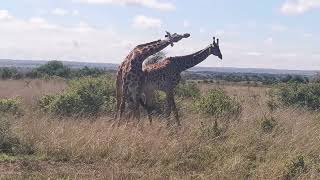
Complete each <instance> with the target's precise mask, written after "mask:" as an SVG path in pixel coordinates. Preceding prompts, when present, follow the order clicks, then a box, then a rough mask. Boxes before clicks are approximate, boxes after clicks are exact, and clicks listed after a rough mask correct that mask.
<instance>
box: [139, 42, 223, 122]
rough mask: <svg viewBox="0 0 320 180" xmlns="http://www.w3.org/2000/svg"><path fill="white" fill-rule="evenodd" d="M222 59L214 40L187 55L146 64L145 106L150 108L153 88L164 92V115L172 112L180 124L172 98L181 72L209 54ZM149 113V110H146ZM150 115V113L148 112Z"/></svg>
mask: <svg viewBox="0 0 320 180" xmlns="http://www.w3.org/2000/svg"><path fill="white" fill-rule="evenodd" d="M211 54H212V55H215V56H218V57H219V58H220V59H222V54H221V52H220V48H219V44H218V43H216V42H214V43H213V44H211V45H210V46H208V47H207V48H205V49H203V50H200V51H198V52H196V53H193V54H190V55H187V56H176V57H168V58H165V59H164V60H162V61H161V62H159V63H155V64H149V65H146V66H145V68H144V74H145V83H144V87H143V92H144V94H145V96H146V106H147V107H148V108H150V105H151V104H152V103H153V94H154V91H155V90H160V91H163V92H165V94H166V105H167V107H166V115H167V116H170V114H171V111H173V112H174V116H175V120H176V122H177V124H178V125H180V120H179V115H178V111H177V108H176V104H175V100H174V89H175V87H176V86H177V85H178V84H179V82H180V80H181V75H180V74H181V72H182V71H185V70H187V69H189V68H191V67H194V66H195V65H197V64H199V63H201V62H202V61H204V60H205V59H206V58H207V57H208V56H210V55H211ZM148 113H150V110H149V111H148ZM149 116H150V114H149Z"/></svg>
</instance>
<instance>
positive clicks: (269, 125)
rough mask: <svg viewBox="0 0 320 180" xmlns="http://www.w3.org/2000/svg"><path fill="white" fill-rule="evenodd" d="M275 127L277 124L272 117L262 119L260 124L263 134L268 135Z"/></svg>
mask: <svg viewBox="0 0 320 180" xmlns="http://www.w3.org/2000/svg"><path fill="white" fill-rule="evenodd" d="M276 125H277V122H276V120H275V119H274V118H273V117H270V118H267V117H264V118H263V119H262V122H261V129H262V131H263V132H266V133H270V132H272V130H273V129H274V127H275V126H276Z"/></svg>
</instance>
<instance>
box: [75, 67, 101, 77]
mask: <svg viewBox="0 0 320 180" xmlns="http://www.w3.org/2000/svg"><path fill="white" fill-rule="evenodd" d="M103 74H105V71H104V70H102V69H98V68H89V67H87V66H85V67H83V68H82V69H79V70H75V71H73V74H72V76H73V77H86V76H90V77H99V76H101V75H103Z"/></svg>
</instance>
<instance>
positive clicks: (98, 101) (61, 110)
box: [39, 77, 115, 116]
mask: <svg viewBox="0 0 320 180" xmlns="http://www.w3.org/2000/svg"><path fill="white" fill-rule="evenodd" d="M114 92H115V89H114V83H113V80H112V79H111V78H110V77H109V78H81V79H79V80H74V81H72V82H71V83H70V87H69V88H68V89H67V91H66V92H65V93H63V94H61V95H56V96H48V95H47V96H44V97H43V98H41V99H40V101H39V106H40V107H41V109H42V110H44V111H46V112H50V113H53V114H57V115H62V116H96V115H98V114H99V113H102V112H110V111H112V110H113V109H114V103H115V97H114Z"/></svg>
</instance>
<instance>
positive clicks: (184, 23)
mask: <svg viewBox="0 0 320 180" xmlns="http://www.w3.org/2000/svg"><path fill="white" fill-rule="evenodd" d="M190 26H191V23H190V22H189V21H188V20H184V21H183V27H185V28H188V27H190Z"/></svg>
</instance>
